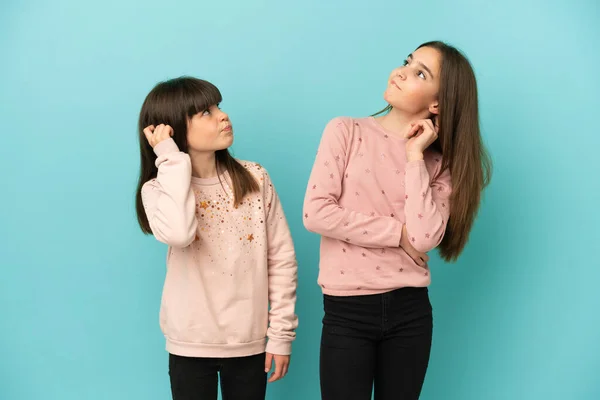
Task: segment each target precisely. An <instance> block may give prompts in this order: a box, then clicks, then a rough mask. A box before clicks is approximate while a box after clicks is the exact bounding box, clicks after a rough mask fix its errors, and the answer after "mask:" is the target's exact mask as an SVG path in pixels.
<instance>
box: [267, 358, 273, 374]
mask: <svg viewBox="0 0 600 400" xmlns="http://www.w3.org/2000/svg"><path fill="white" fill-rule="evenodd" d="M272 364H273V354H271V353H267V355H266V357H265V372H267V373H268V372H269V371H270V370H271V366H272Z"/></svg>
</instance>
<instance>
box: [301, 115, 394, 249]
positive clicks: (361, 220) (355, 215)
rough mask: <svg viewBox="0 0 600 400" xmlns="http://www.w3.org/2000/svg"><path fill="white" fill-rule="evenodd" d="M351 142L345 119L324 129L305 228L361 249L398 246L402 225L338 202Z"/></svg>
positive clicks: (306, 200) (306, 206) (309, 190)
mask: <svg viewBox="0 0 600 400" xmlns="http://www.w3.org/2000/svg"><path fill="white" fill-rule="evenodd" d="M351 142H352V137H351V134H350V132H349V127H348V122H347V121H346V122H345V120H344V119H343V118H335V119H333V120H332V121H331V122H329V124H327V126H326V127H325V130H324V132H323V136H322V138H321V143H320V145H319V150H318V153H317V157H316V160H315V163H314V166H313V169H312V172H311V175H310V179H309V183H308V188H307V190H306V195H305V197H304V218H303V221H304V226H305V227H306V229H307V230H309V231H311V232H314V233H318V234H320V235H322V236H326V237H330V238H333V239H338V240H343V241H346V242H348V243H352V244H355V245H358V246H362V247H371V248H382V247H398V246H400V236H401V235H402V222H400V221H399V220H397V219H396V218H393V217H388V216H378V215H375V216H369V215H365V214H362V213H360V212H357V211H353V210H349V209H347V208H344V207H342V206H340V205H339V203H338V201H339V198H340V196H341V194H342V181H343V176H344V172H345V170H346V166H347V163H348V161H349V159H350V156H351V154H350V146H351V144H352V143H351Z"/></svg>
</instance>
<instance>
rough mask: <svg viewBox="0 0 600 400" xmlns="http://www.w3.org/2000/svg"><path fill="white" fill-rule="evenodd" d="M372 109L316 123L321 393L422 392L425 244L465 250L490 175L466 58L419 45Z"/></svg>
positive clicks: (391, 395)
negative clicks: (382, 104) (380, 106)
mask: <svg viewBox="0 0 600 400" xmlns="http://www.w3.org/2000/svg"><path fill="white" fill-rule="evenodd" d="M384 99H385V100H386V101H387V103H388V104H389V105H388V107H386V108H385V109H384V110H383V111H382V112H380V113H378V114H376V115H379V114H384V115H382V116H380V117H377V118H374V117H369V118H360V119H353V118H346V117H344V118H335V119H334V120H332V121H331V122H330V123H329V124H328V125H327V127H326V128H325V131H324V133H323V137H322V139H321V144H320V146H319V151H318V154H317V157H316V161H315V164H314V167H313V170H312V173H311V176H310V181H309V184H308V189H307V192H306V197H305V202H304V224H305V226H306V228H307V229H308V230H310V231H313V232H316V233H319V234H320V235H322V239H321V261H320V272H319V284H320V286H321V288H322V290H323V293H324V309H325V317H324V319H323V332H322V338H321V361H320V367H321V392H322V398H323V399H325V400H342V399H343V400H364V399H370V398H371V392H372V390H373V385H374V390H375V399H377V400H391V399H394V400H400V399H402V400H408V399H417V398H418V397H419V395H420V392H421V388H422V385H423V380H424V378H425V373H426V370H427V365H428V362H429V352H430V346H431V339H432V312H431V305H430V302H429V297H428V289H427V286H428V285H429V284H430V272H429V268H428V265H427V261H428V260H429V257H428V256H427V254H426V253H427V252H428V251H430V250H432V249H434V248H435V247H438V246H439V249H440V253H441V256H442V257H443V258H444V259H445V260H449V261H451V260H455V259H456V258H457V257H458V256H459V254H460V253H461V251H462V250H463V248H464V246H465V244H466V243H467V239H468V236H469V231H470V230H471V226H472V225H473V220H474V218H475V215H476V213H477V210H478V207H479V202H480V194H481V191H482V190H483V188H484V186H485V185H486V184H487V182H488V181H489V170H490V162H489V159H488V157H487V155H486V152H485V150H484V148H483V145H482V142H481V137H480V132H479V122H478V111H477V86H476V82H475V75H474V73H473V70H472V68H471V66H470V64H469V62H468V61H467V59H466V58H465V57H464V56H463V55H461V53H460V52H459V51H458V50H456V49H455V48H453V47H451V46H448V45H446V44H444V43H441V42H430V43H425V44H423V45H422V46H420V47H419V48H418V49H417V50H416V51H415V52H414V53H413V54H411V55H409V56H408V58H407V60H406V61H405V62H404V65H403V66H401V67H399V68H397V69H396V70H394V71H393V72H392V74H391V76H390V77H389V80H388V85H387V88H386V90H385V94H384Z"/></svg>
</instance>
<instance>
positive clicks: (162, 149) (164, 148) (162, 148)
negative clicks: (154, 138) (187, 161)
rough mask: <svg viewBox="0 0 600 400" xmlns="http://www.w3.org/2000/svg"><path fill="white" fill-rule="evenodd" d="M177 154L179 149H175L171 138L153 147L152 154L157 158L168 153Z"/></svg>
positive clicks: (175, 146)
mask: <svg viewBox="0 0 600 400" xmlns="http://www.w3.org/2000/svg"><path fill="white" fill-rule="evenodd" d="M178 152H179V147H177V145H176V144H175V141H174V140H173V138H168V139H165V140H163V141H162V142H160V143H159V144H157V145H156V146H154V154H156V156H157V157H160V156H162V155H165V154H168V153H178Z"/></svg>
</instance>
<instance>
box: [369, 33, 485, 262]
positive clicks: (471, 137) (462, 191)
mask: <svg viewBox="0 0 600 400" xmlns="http://www.w3.org/2000/svg"><path fill="white" fill-rule="evenodd" d="M421 47H431V48H434V49H437V50H438V51H439V52H440V54H441V59H442V62H441V76H440V89H439V93H438V103H439V115H438V116H437V117H436V120H437V121H436V122H437V124H438V126H439V133H438V140H436V141H435V143H433V144H432V145H431V146H432V147H433V148H434V149H436V150H437V151H439V152H441V153H442V168H441V170H440V171H444V170H445V169H446V168H449V169H450V172H451V176H452V195H451V199H450V200H451V201H450V218H449V220H448V224H447V226H446V233H445V235H444V238H443V239H442V243H441V244H440V246H439V250H440V255H441V256H442V258H443V259H444V260H446V261H455V260H456V259H457V258H458V256H459V255H460V254H461V252H462V251H463V249H464V247H465V245H466V244H467V241H468V239H469V233H470V232H471V228H472V227H473V222H474V221H475V217H476V216H477V213H478V211H479V205H480V203H481V193H482V191H483V189H484V188H485V187H486V186H487V185H488V184H489V182H490V179H491V174H492V162H491V159H490V157H489V155H488V153H487V151H486V149H485V146H484V145H483V141H482V139H481V132H480V128H479V109H478V99H477V81H476V79H475V73H474V72H473V68H472V66H471V64H470V62H469V60H468V59H467V58H466V57H465V56H464V55H463V54H462V53H461V52H460V51H459V50H458V49H456V48H455V47H453V46H450V45H448V44H446V43H444V42H441V41H433V42H427V43H423V44H422V45H420V46H419V47H418V48H421ZM391 109H392V106H391V105H388V106H387V107H386V108H384V109H383V110H382V111H380V112H378V113H377V114H374V115H378V114H382V113H386V112H389V111H391Z"/></svg>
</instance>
